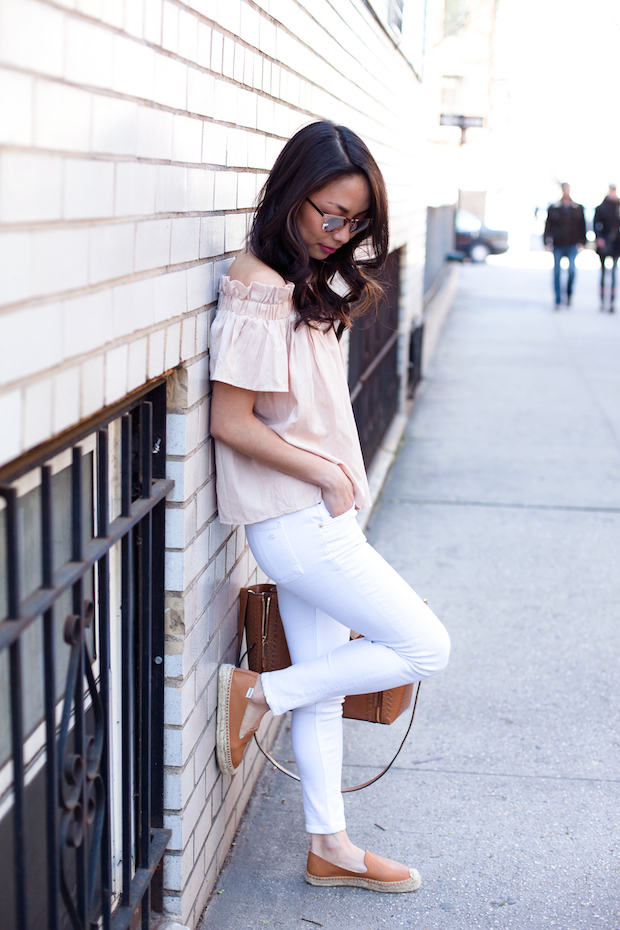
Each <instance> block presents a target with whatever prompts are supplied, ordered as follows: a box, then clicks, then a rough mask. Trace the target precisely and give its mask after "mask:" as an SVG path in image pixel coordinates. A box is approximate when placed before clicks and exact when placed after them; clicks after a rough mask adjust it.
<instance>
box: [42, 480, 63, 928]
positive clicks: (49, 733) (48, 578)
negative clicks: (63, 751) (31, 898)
mask: <svg viewBox="0 0 620 930" xmlns="http://www.w3.org/2000/svg"><path fill="white" fill-rule="evenodd" d="M41 562H42V577H43V587H45V588H51V587H52V584H53V581H52V578H53V569H54V565H53V563H54V543H53V536H52V469H51V468H50V466H49V465H44V466H43V468H42V469H41ZM55 633H56V631H55V628H54V609H53V608H52V607H50V609H49V610H46V611H45V613H44V615H43V673H44V685H45V752H46V759H45V799H46V804H45V823H46V829H45V835H46V845H47V909H48V910H47V920H48V927H49V930H58V927H59V923H58V882H59V859H58V829H57V825H56V812H57V805H58V761H57V759H58V756H57V750H56V649H55Z"/></svg>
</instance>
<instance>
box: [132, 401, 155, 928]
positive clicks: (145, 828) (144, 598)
mask: <svg viewBox="0 0 620 930" xmlns="http://www.w3.org/2000/svg"><path fill="white" fill-rule="evenodd" d="M152 449H153V405H152V404H150V403H144V404H142V405H141V406H140V463H141V472H142V498H143V499H148V498H149V497H150V494H151V484H152V473H153V468H152V460H153V452H152ZM152 547H153V519H152V513H151V512H149V513H148V514H147V515H146V516H145V518H144V520H142V522H141V523H140V617H139V631H140V633H139V635H140V654H139V679H140V702H139V706H140V743H139V762H138V764H139V768H140V791H139V802H138V803H139V821H140V822H139V830H138V836H139V849H137V850H136V853H137V856H136V861H137V863H138V865H139V866H140V867H142V866H147V865H148V861H149V847H150V843H151V835H150V831H151V684H152V668H153V639H152V590H153V571H152V569H153V566H152ZM141 910H142V930H148V927H149V911H150V893H149V888H148V887H147V888H146V890H145V892H144V896H143V898H142V907H141Z"/></svg>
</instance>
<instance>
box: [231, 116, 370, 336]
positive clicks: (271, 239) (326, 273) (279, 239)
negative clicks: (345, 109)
mask: <svg viewBox="0 0 620 930" xmlns="http://www.w3.org/2000/svg"><path fill="white" fill-rule="evenodd" d="M354 175H361V176H363V177H365V178H366V180H367V181H368V186H369V188H370V209H369V212H368V216H369V217H370V219H371V223H370V226H369V227H368V228H367V229H364V230H362V231H361V232H359V233H357V234H356V235H353V236H351V238H350V239H349V241H348V243H347V244H346V245H342V246H341V247H340V248H339V249H337V250H336V251H335V252H334V253H333V255H330V256H328V257H327V258H325V259H324V260H323V261H320V260H317V259H313V258H310V256H309V255H308V250H307V248H306V246H305V244H304V242H303V240H302V238H301V236H300V234H299V232H298V230H297V224H296V222H295V221H296V218H297V214H298V213H299V210H300V208H301V206H302V204H303V203H304V201H305V199H306V197H308V196H309V195H312V193H313V192H314V191H317V190H319V188H321V187H324V186H325V185H326V184H329V183H330V182H332V181H335V180H336V179H337V178H343V177H351V176H354ZM362 243H364V252H365V254H364V256H363V257H361V258H360V257H356V256H355V252H356V250H358V249H359V247H360V246H361V245H362ZM248 245H249V248H250V250H251V252H252V253H253V254H254V255H255V256H256V258H258V259H259V260H260V261H262V262H264V263H265V264H266V265H268V266H269V267H270V268H273V269H274V270H275V271H277V272H278V273H279V274H281V275H282V277H283V278H284V279H285V280H286V281H292V282H293V283H294V285H295V290H294V293H293V304H294V306H295V308H296V310H297V313H298V316H299V320H298V322H299V323H309V324H312V323H315V322H316V323H321V322H329V323H332V324H333V325H334V327H335V328H336V331H337V332H338V334H339V335H341V333H342V331H343V329H344V327H345V326H348V325H349V323H350V321H351V319H352V318H353V317H354V316H359V315H360V314H362V313H365V312H366V311H367V310H369V309H371V308H373V307H374V306H376V305H377V301H378V299H379V297H380V296H381V294H382V288H381V285H380V284H379V283H378V282H377V277H378V274H379V273H380V271H381V269H382V268H383V266H384V264H385V261H386V259H387V255H388V219H387V195H386V191H385V183H384V181H383V177H382V175H381V171H380V170H379V167H378V165H377V163H376V161H375V160H374V158H373V157H372V155H371V154H370V152H369V151H368V149H367V147H366V145H365V144H364V143H363V142H362V140H361V139H360V138H359V136H357V135H356V134H355V133H354V132H352V131H351V130H350V129H347V128H346V127H345V126H337V125H336V124H335V123H331V122H329V121H327V120H322V121H320V122H316V123H311V124H310V125H309V126H304V128H303V129H300V130H299V132H297V133H295V135H294V136H293V137H292V138H291V139H290V140H289V141H288V142H287V143H286V145H285V146H284V148H283V149H282V151H281V152H280V154H279V155H278V158H277V159H276V163H275V165H274V166H273V168H272V169H271V173H270V174H269V177H268V178H267V181H266V183H265V186H264V187H263V190H262V192H261V195H260V199H259V204H258V209H257V211H256V215H255V217H254V222H253V224H252V229H251V231H250V235H249V238H248ZM335 275H338V276H339V277H340V278H341V279H342V281H343V282H344V284H345V293H344V295H343V294H338V293H336V291H335V290H333V289H332V288H331V286H330V282H331V281H332V280H333V279H334V276H335ZM341 289H342V288H341Z"/></svg>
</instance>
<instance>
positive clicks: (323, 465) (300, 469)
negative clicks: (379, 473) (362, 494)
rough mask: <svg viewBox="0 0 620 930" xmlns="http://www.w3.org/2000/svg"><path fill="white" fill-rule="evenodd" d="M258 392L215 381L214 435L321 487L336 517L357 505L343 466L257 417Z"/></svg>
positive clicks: (236, 447) (231, 445) (215, 437)
mask: <svg viewBox="0 0 620 930" xmlns="http://www.w3.org/2000/svg"><path fill="white" fill-rule="evenodd" d="M255 401H256V391H246V390H244V389H243V388H238V387H233V385H231V384H225V383H224V382H223V381H214V382H213V396H212V398H211V435H212V436H213V438H214V439H218V440H219V441H220V442H225V443H226V445H227V446H230V447H231V448H232V449H236V451H237V452H241V453H243V455H247V456H249V457H250V458H253V459H257V460H258V461H259V462H263V464H265V465H268V466H269V467H270V468H273V469H275V470H276V471H281V472H283V473H284V474H285V475H291V476H292V477H293V478H300V479H301V480H302V481H307V482H308V484H314V485H316V486H317V487H319V488H321V490H322V492H323V500H324V501H325V504H326V506H327V509H328V510H329V512H330V513H331V515H332V516H333V517H337V516H339V515H340V514H342V513H345V512H346V511H347V510H350V509H351V507H352V506H353V504H354V492H353V485H352V484H351V481H350V480H349V478H348V477H347V475H346V474H345V473H344V471H343V470H342V468H340V466H339V465H335V464H334V463H333V462H328V461H327V459H324V458H322V457H321V456H320V455H315V454H314V453H313V452H306V451H304V450H303V449H298V448H297V447H296V446H292V445H291V444H290V443H288V442H286V441H285V440H284V439H282V437H281V436H278V434H277V433H276V432H274V431H273V430H272V429H270V428H269V427H268V426H265V424H264V423H261V421H260V420H259V419H258V418H257V417H255V416H254V403H255Z"/></svg>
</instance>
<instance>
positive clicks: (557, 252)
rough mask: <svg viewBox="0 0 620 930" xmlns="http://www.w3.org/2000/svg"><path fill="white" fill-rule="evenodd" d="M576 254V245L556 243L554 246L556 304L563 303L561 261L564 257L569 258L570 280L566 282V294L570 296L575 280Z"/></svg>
mask: <svg viewBox="0 0 620 930" xmlns="http://www.w3.org/2000/svg"><path fill="white" fill-rule="evenodd" d="M576 255H577V246H576V245H556V246H554V247H553V262H554V265H553V286H554V288H555V302H556V304H561V303H562V294H561V291H560V262H561V261H562V259H563V258H564V257H566V258H567V259H568V281H567V282H566V296H567V297H570V295H571V294H572V292H573V281H574V280H575V257H576Z"/></svg>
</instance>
